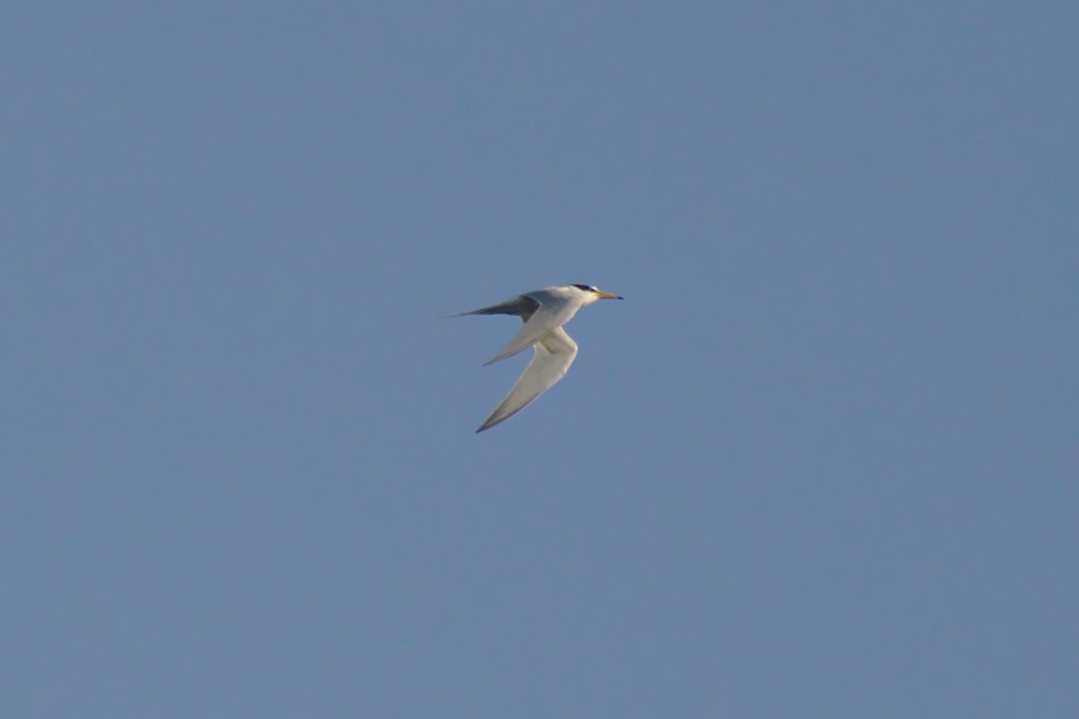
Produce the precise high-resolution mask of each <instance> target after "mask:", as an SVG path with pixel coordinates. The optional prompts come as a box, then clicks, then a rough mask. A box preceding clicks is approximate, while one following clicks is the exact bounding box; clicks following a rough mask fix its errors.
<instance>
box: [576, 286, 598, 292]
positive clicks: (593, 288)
mask: <svg viewBox="0 0 1079 719" xmlns="http://www.w3.org/2000/svg"><path fill="white" fill-rule="evenodd" d="M574 287H576V288H577V289H579V290H584V291H585V292H599V290H597V289H596V288H595V287H593V286H592V285H574Z"/></svg>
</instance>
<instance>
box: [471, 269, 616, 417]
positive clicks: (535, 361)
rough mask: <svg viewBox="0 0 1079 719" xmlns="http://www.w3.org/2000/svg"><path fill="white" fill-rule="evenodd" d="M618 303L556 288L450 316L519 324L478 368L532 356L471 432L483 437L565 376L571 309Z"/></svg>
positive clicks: (590, 290) (580, 289) (606, 295)
mask: <svg viewBox="0 0 1079 719" xmlns="http://www.w3.org/2000/svg"><path fill="white" fill-rule="evenodd" d="M620 299H622V297H621V296H620V295H616V294H614V293H613V292H604V291H603V290H600V289H597V288H595V287H593V286H592V285H559V286H556V287H545V288H543V289H542V290H534V291H532V292H525V293H524V294H521V295H518V296H517V297H514V298H513V299H511V300H506V301H505V302H501V303H499V304H497V305H491V306H490V307H481V308H479V309H478V310H472V311H470V312H461V313H460V314H457V315H454V317H462V316H464V315H517V316H518V317H520V318H521V321H522V322H524V327H522V328H521V330H520V331H519V332H518V333H517V336H516V337H514V338H513V339H512V340H510V343H509V344H508V345H506V347H505V348H504V349H503V350H502V351H501V352H499V353H498V354H497V355H495V356H494V357H492V358H491V359H489V360H488V361H487V362H485V363H484V367H486V366H487V365H489V364H494V363H495V362H500V361H501V360H504V359H506V358H507V357H512V356H513V355H515V354H517V353H518V352H522V351H524V350H525V349H527V348H528V347H531V348H532V353H533V354H532V361H531V362H529V363H528V367H526V368H525V371H524V372H522V373H521V376H520V377H518V378H517V383H516V384H514V385H513V389H511V390H510V393H509V394H508V395H506V398H505V399H504V400H502V402H501V404H499V405H498V406H497V407H495V408H494V411H492V412H491V414H490V416H489V417H488V418H487V419H485V420H484V421H483V424H481V425H480V426H479V429H477V430H476V432H477V433H478V432H483V431H484V430H488V429H490V428H491V427H494V426H495V425H496V424H498V423H499V422H505V421H506V420H507V419H509V418H510V417H512V416H513V415H515V414H517V413H518V412H520V411H521V410H522V409H524V408H525V407H527V406H528V405H529V404H531V403H532V401H533V400H535V399H536V398H537V397H539V396H540V395H541V394H543V393H544V392H546V391H547V390H549V389H550V388H551V387H554V386H555V385H556V384H558V381H559V380H560V379H562V378H563V377H564V376H565V374H566V371H567V370H569V366H570V365H571V364H573V360H574V359H575V358H576V357H577V343H576V342H574V341H573V338H572V337H570V336H569V335H568V334H566V331H565V330H564V329H562V325H564V324H566V323H567V322H569V321H570V320H571V319H573V316H574V315H575V314H577V310H579V309H581V308H582V307H584V306H586V305H590V304H592V303H593V302H597V301H599V300H620Z"/></svg>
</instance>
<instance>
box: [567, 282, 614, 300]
mask: <svg viewBox="0 0 1079 719" xmlns="http://www.w3.org/2000/svg"><path fill="white" fill-rule="evenodd" d="M570 287H573V288H575V289H577V290H579V291H580V292H581V293H582V294H583V296H584V300H585V303H586V304H592V303H593V302H596V301H597V300H620V299H622V295H616V294H615V293H613V292H604V291H603V290H601V289H599V288H598V287H596V286H594V285H570Z"/></svg>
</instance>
